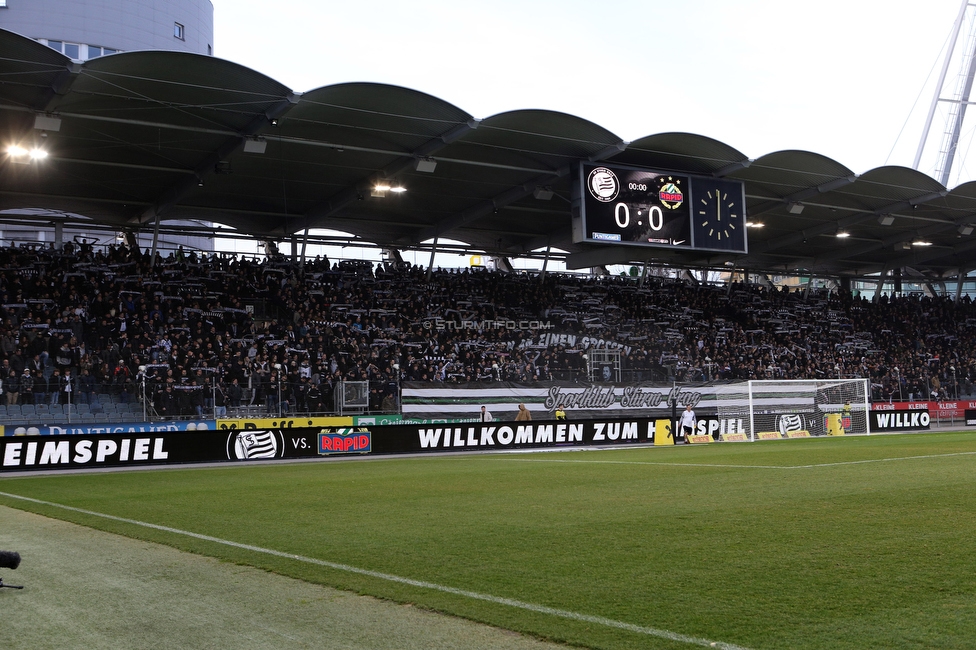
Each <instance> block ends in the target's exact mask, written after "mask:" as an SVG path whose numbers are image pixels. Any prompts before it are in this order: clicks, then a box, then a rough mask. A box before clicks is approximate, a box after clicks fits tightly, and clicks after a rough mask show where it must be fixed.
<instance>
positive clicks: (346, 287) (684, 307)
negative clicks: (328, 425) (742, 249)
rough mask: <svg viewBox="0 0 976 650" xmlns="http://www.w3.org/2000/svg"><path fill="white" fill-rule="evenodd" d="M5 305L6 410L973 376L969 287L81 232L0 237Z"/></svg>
mask: <svg viewBox="0 0 976 650" xmlns="http://www.w3.org/2000/svg"><path fill="white" fill-rule="evenodd" d="M0 298H2V300H0V304H2V307H0V310H2V321H0V323H2V326H0V363H2V369H0V379H2V391H3V394H2V395H0V404H4V403H5V404H17V403H36V404H51V403H58V402H60V403H67V402H71V403H92V402H94V401H97V400H98V399H99V398H98V396H99V395H100V394H104V393H110V394H115V395H118V396H119V398H120V399H121V400H122V401H132V400H143V399H145V400H146V403H147V404H148V405H150V406H151V409H152V412H154V413H155V414H156V415H158V416H164V417H173V416H203V415H207V416H210V415H213V414H216V415H218V416H220V415H223V414H226V413H227V411H228V409H243V408H252V409H255V410H258V411H262V412H265V413H271V414H282V413H306V412H307V413H322V412H335V411H336V410H337V409H338V408H339V405H338V404H337V403H336V401H335V393H336V391H335V389H336V386H337V385H338V384H339V382H342V381H356V382H368V387H369V409H370V410H371V411H377V412H379V411H385V412H395V411H396V410H397V409H398V403H397V400H398V394H399V389H400V386H401V385H402V384H403V383H404V382H441V383H448V384H450V383H467V382H494V381H508V382H534V381H547V380H580V381H583V380H587V379H588V378H589V377H590V375H589V374H588V364H587V355H588V353H592V351H593V350H597V349H613V350H620V357H621V368H622V374H621V377H620V380H621V381H623V382H625V383H627V382H629V383H636V382H663V381H671V380H676V381H679V382H684V381H688V382H691V381H718V380H741V379H815V378H829V377H866V378H870V380H871V386H872V398H873V399H874V400H898V399H905V400H908V399H914V400H918V399H932V398H947V397H958V396H960V395H967V394H970V393H971V392H972V383H973V381H974V380H976V346H974V338H973V337H972V336H971V333H972V331H973V329H974V328H976V309H974V307H973V305H972V302H971V301H970V300H969V298H968V297H963V299H962V300H961V301H959V302H958V303H956V302H954V301H952V300H950V299H948V298H943V297H922V296H907V297H896V298H888V297H886V296H883V297H881V298H880V300H878V301H874V302H872V301H867V300H864V299H860V298H857V297H854V296H852V295H850V294H845V293H837V292H836V291H834V292H828V291H826V290H814V291H810V292H808V291H805V290H800V291H797V290H794V291H789V290H785V289H779V290H778V289H772V288H763V287H760V286H757V285H750V284H742V283H734V284H731V285H725V286H713V285H705V284H695V283H691V282H687V281H678V280H674V279H663V278H653V277H652V278H648V279H646V280H645V281H644V282H640V281H639V280H638V279H636V278H630V277H613V276H602V277H582V276H575V275H560V274H552V273H550V274H547V275H545V276H543V277H539V276H538V275H529V274H520V273H502V272H489V271H485V270H439V271H435V272H433V273H430V274H428V272H427V270H426V269H423V268H419V267H415V266H410V265H393V264H385V263H384V264H374V263H370V262H350V261H345V262H339V263H335V264H330V262H329V261H328V260H325V259H322V258H316V259H314V260H307V261H306V262H305V264H303V265H300V264H298V263H297V262H295V261H294V260H292V259H290V258H285V257H282V256H275V257H270V258H266V259H262V260H261V261H258V260H250V259H246V258H242V257H232V256H218V255H205V256H201V255H198V254H197V253H185V252H184V251H183V250H182V249H180V250H178V251H175V252H173V253H170V254H168V255H167V256H166V257H162V256H159V255H157V257H156V259H155V260H154V259H152V258H151V257H150V256H149V254H148V253H144V252H139V251H133V250H130V249H128V248H126V247H122V246H117V247H109V248H106V249H104V250H96V249H95V248H93V247H92V246H90V245H76V244H65V245H64V247H63V248H62V249H60V250H55V249H53V248H40V247H4V248H0ZM614 379H616V376H615V377H614Z"/></svg>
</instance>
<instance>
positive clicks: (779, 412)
mask: <svg viewBox="0 0 976 650" xmlns="http://www.w3.org/2000/svg"><path fill="white" fill-rule="evenodd" d="M867 382H868V380H867V379H815V380H814V379H811V380H805V379H804V380H799V379H798V380H754V381H748V382H743V383H738V384H729V385H726V386H720V387H716V388H717V391H716V395H715V397H716V400H715V401H716V407H717V411H718V416H719V417H721V418H738V419H740V420H741V421H742V424H743V425H744V427H745V430H746V432H747V433H748V434H749V439H750V440H756V439H758V438H759V437H761V436H760V435H759V434H761V433H765V432H777V433H779V434H780V436H782V437H784V438H785V437H789V436H791V435H804V434H803V433H798V432H803V431H806V432H809V435H811V436H825V435H845V434H846V435H849V434H857V433H870V431H869V429H868V420H869V418H868V415H869V412H870V410H871V406H870V404H869V402H868V392H867V389H868V383H867Z"/></svg>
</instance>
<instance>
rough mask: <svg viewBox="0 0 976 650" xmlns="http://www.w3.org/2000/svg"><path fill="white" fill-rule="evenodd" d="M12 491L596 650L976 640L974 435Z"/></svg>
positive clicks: (118, 476)
mask: <svg viewBox="0 0 976 650" xmlns="http://www.w3.org/2000/svg"><path fill="white" fill-rule="evenodd" d="M0 493H3V495H0V504H3V505H7V506H11V507H14V508H20V509H24V510H30V511H34V512H37V513H40V514H44V515H48V516H51V517H54V518H59V519H65V520H68V521H73V522H76V523H80V524H83V525H86V526H90V527H93V528H98V529H101V530H105V531H109V532H116V533H120V534H122V535H126V536H130V537H135V538H139V539H145V540H151V541H156V542H161V543H163V544H167V545H170V546H174V547H176V548H179V549H183V550H187V551H191V552H194V553H198V554H202V555H208V556H213V557H217V558H220V559H223V560H227V561H230V562H235V563H239V564H246V565H252V566H255V567H259V568H264V569H268V570H271V571H274V572H276V573H280V574H283V575H287V576H293V577H298V578H301V579H303V580H306V581H309V582H314V583H321V584H325V585H331V586H335V587H339V588H341V589H347V590H352V591H355V592H359V593H363V594H371V595H375V596H379V597H381V598H386V599H392V600H395V601H399V602H409V603H415V604H417V605H419V606H422V607H425V608H429V609H433V610H438V611H443V612H447V613H450V614H454V615H457V616H461V617H465V618H470V619H473V620H477V621H484V622H487V623H490V624H492V625H494V626H498V627H502V628H507V629H511V630H516V631H520V632H524V633H528V634H531V635H534V636H537V637H540V638H545V639H550V640H554V641H559V642H564V643H568V644H572V645H578V646H582V647H588V648H608V649H617V648H689V647H695V646H696V645H698V646H705V647H709V646H711V647H725V648H731V647H738V648H749V649H753V650H760V649H767V648H769V649H772V648H798V649H807V648H808V649H811V650H812V649H818V650H821V649H824V648H852V649H854V648H857V649H865V648H879V649H880V648H885V649H895V648H972V647H973V643H974V641H973V640H974V639H976V552H974V551H976V434H974V433H932V434H912V435H890V436H871V437H849V438H839V439H813V440H795V441H779V442H762V443H752V444H748V443H742V444H721V445H711V446H707V447H676V448H633V449H616V450H602V451H585V452H565V453H526V454H515V453H505V454H478V455H455V456H440V457H410V458H386V459H371V460H362V459H356V460H349V461H340V462H313V463H298V464H271V463H268V464H253V465H248V466H228V467H218V468H185V469H173V470H165V471H133V472H109V473H101V474H67V475H57V476H32V477H25V478H21V477H16V478H4V479H0ZM10 495H19V496H23V497H29V498H31V499H35V500H38V501H45V502H51V503H56V504H62V505H65V506H70V507H72V508H75V509H77V510H66V509H63V508H58V507H54V506H52V505H45V504H42V503H38V502H37V501H25V500H22V499H19V498H13V497H11V496H10ZM79 510H84V511H90V512H91V513H103V514H106V515H111V516H112V517H114V518H105V517H100V516H95V515H93V514H89V513H85V512H79ZM123 520H132V521H123ZM135 522H145V523H149V524H153V525H155V526H157V527H156V528H150V527H146V526H144V525H141V524H139V523H135ZM187 532H189V533H193V534H194V535H195V536H190V535H187V534H186V533H187ZM211 538H213V539H211ZM224 541H229V542H233V543H234V544H235V545H228V544H226V543H224ZM267 551H272V552H271V553H269V552H267ZM289 555H294V556H297V557H289Z"/></svg>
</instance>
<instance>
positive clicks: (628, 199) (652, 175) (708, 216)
mask: <svg viewBox="0 0 976 650" xmlns="http://www.w3.org/2000/svg"><path fill="white" fill-rule="evenodd" d="M579 181H580V202H579V211H580V219H579V223H578V224H574V225H576V226H577V227H576V228H574V237H573V239H574V241H576V242H581V241H586V242H598V243H618V244H629V245H635V246H662V247H668V248H679V249H689V250H715V251H727V252H736V253H745V252H746V250H747V249H746V228H745V223H746V215H745V189H744V186H743V184H742V183H740V182H738V181H728V180H722V179H716V178H707V177H699V176H688V175H686V174H676V173H671V172H662V171H656V170H651V169H638V168H633V167H621V166H619V165H595V164H589V163H582V164H581V165H580V171H579Z"/></svg>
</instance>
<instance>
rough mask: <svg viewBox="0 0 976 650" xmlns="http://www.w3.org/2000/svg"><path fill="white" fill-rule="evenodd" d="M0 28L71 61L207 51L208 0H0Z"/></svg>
mask: <svg viewBox="0 0 976 650" xmlns="http://www.w3.org/2000/svg"><path fill="white" fill-rule="evenodd" d="M0 29H6V30H9V31H12V32H16V33H18V34H21V35H23V36H27V37H29V38H33V39H35V40H37V41H40V42H41V43H44V44H45V45H48V46H50V47H52V48H53V49H55V50H58V51H59V52H61V53H62V54H64V55H65V56H67V57H69V58H71V59H75V60H76V61H87V60H88V59H94V58H96V57H99V56H105V55H106V54H114V53H115V52H131V51H134V50H175V51H179V52H193V53H195V54H209V55H212V54H213V4H211V2H210V0H0Z"/></svg>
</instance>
